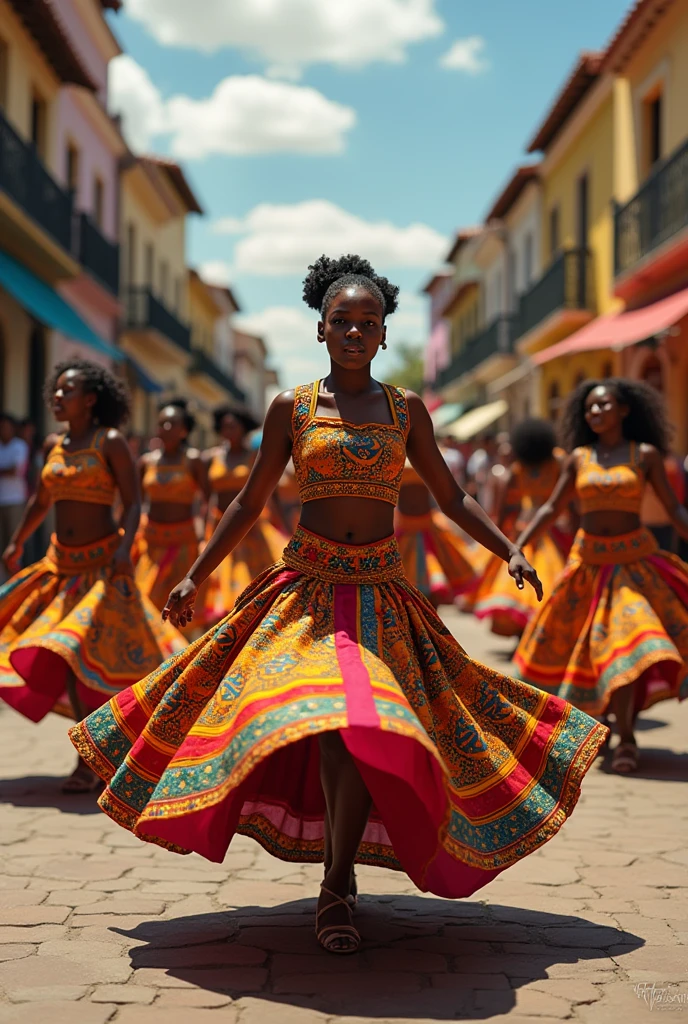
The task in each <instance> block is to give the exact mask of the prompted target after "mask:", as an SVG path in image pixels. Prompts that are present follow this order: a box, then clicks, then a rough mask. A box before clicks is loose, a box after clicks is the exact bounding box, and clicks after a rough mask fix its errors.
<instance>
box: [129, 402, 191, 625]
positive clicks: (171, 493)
mask: <svg viewBox="0 0 688 1024" xmlns="http://www.w3.org/2000/svg"><path fill="white" fill-rule="evenodd" d="M194 426H195V420H194V417H193V416H192V415H191V413H190V412H189V411H188V408H187V402H186V399H184V398H175V399H172V401H170V402H166V403H164V404H163V405H161V406H160V409H159V415H158V437H159V438H160V440H161V441H162V444H163V447H162V448H159V449H157V450H155V451H152V452H148V453H147V454H146V455H143V456H142V457H141V459H140V462H139V468H140V474H141V486H142V491H143V497H144V501H145V502H146V503H147V505H148V508H147V513H146V515H145V516H144V517H143V521H142V529H141V530H140V533H139V543H140V554H139V559H138V561H137V564H136V574H135V579H136V583H137V584H138V586H139V587H140V589H141V592H142V593H143V594H145V595H146V597H148V598H150V600H151V601H152V602H153V604H154V605H155V607H156V608H158V609H159V610H160V611H162V609H163V608H164V607H165V603H166V601H167V597H168V595H169V592H170V590H171V589H172V587H173V586H174V585H175V583H177V582H178V581H179V579H180V578H181V577H182V576H184V575H185V574H186V573H187V572H188V570H189V569H190V568H191V566H192V565H193V563H194V562H195V561H196V558H197V557H198V536H197V532H196V524H195V522H194V511H195V510H196V509H195V506H196V504H197V503H198V499H199V498H200V499H203V498H205V497H206V493H205V492H206V486H207V485H206V472H205V465H204V463H203V462H202V460H201V454H200V452H199V451H198V450H197V449H195V448H188V447H187V444H188V438H189V434H190V433H191V431H192V430H193V428H194Z"/></svg>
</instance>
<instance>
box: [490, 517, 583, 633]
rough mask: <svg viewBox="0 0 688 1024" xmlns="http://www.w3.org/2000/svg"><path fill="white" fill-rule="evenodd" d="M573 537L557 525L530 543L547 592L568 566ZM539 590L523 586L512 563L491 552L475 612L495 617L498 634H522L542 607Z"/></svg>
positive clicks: (528, 548)
mask: <svg viewBox="0 0 688 1024" xmlns="http://www.w3.org/2000/svg"><path fill="white" fill-rule="evenodd" d="M570 547H571V537H570V536H569V537H566V536H565V535H564V534H563V533H561V531H559V530H557V529H556V528H553V529H552V530H550V531H548V532H547V533H544V534H543V535H542V536H541V537H540V539H539V540H537V541H536V542H535V544H527V545H526V547H525V549H524V552H523V553H524V555H525V556H526V558H527V559H528V561H529V562H530V564H531V565H532V566H533V568H534V569H535V571H536V572H537V574H538V576H539V578H540V581H541V583H542V587H543V590H544V592H545V594H550V593H551V592H552V590H553V588H554V585H555V583H556V582H557V580H558V579H559V576H560V575H561V573H562V572H563V570H564V566H565V564H566V555H567V553H568V550H569V548H570ZM538 608H539V604H538V599H537V596H536V594H535V591H534V590H533V588H532V587H530V586H528V585H527V584H526V586H525V587H524V588H523V590H519V589H518V588H517V586H516V583H515V582H514V580H513V579H512V577H511V576H510V575H509V566H508V563H507V562H504V561H503V560H502V559H501V558H498V557H497V555H491V556H490V563H489V565H488V566H487V568H486V571H485V576H484V577H483V579H482V580H481V582H480V585H479V587H478V593H477V594H476V596H475V601H474V606H473V612H474V614H475V615H476V616H477V617H478V618H479V619H491V628H492V632H493V633H495V634H496V635H497V636H520V635H521V633H522V632H523V630H524V629H525V627H526V626H527V624H528V622H529V621H530V619H531V618H532V617H533V615H534V614H535V612H536V611H537V610H538Z"/></svg>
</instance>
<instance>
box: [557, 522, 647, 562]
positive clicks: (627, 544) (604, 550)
mask: <svg viewBox="0 0 688 1024" xmlns="http://www.w3.org/2000/svg"><path fill="white" fill-rule="evenodd" d="M657 550H658V546H657V541H656V540H655V538H654V537H653V536H652V534H651V533H650V531H649V530H647V529H645V527H640V528H639V529H638V530H633V531H632V532H631V533H622V534H620V535H618V536H616V537H602V536H600V535H599V534H594V533H586V532H585V531H584V530H579V531H578V533H577V534H576V536H575V538H574V541H573V547H572V548H571V555H570V558H571V561H578V562H585V563H587V564H588V565H620V564H624V563H627V562H638V561H639V560H640V559H641V558H648V557H649V556H650V555H654V554H655V552H656V551H657Z"/></svg>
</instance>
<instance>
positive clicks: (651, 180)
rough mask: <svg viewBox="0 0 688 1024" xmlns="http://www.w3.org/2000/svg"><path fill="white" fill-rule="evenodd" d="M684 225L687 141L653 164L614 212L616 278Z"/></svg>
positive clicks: (687, 222) (687, 223)
mask: <svg viewBox="0 0 688 1024" xmlns="http://www.w3.org/2000/svg"><path fill="white" fill-rule="evenodd" d="M687 227H688V140H687V141H686V142H684V143H683V144H682V145H681V146H680V147H679V148H678V149H677V150H676V151H675V152H674V153H672V154H671V156H669V157H667V159H666V160H663V161H662V162H661V163H659V164H658V165H656V166H655V168H654V169H653V170H652V172H651V173H650V176H649V177H648V178H647V180H646V181H645V182H644V183H643V185H642V186H641V188H640V189H639V190H638V191H637V192H636V194H635V195H634V196H633V198H632V199H631V200H630V201H629V202H628V203H626V205H625V206H617V207H616V209H615V211H614V273H615V274H616V276H617V277H618V276H619V274H623V273H624V272H625V271H627V270H630V269H631V267H633V266H634V265H635V264H636V263H637V262H638V261H639V260H641V259H642V258H643V257H644V256H647V254H648V253H650V252H652V250H653V249H656V248H657V247H658V246H660V245H662V243H664V242H666V241H667V240H668V239H670V238H671V237H672V235H675V234H677V233H678V232H679V231H681V230H683V228H687Z"/></svg>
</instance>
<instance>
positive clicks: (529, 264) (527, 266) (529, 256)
mask: <svg viewBox="0 0 688 1024" xmlns="http://www.w3.org/2000/svg"><path fill="white" fill-rule="evenodd" d="M532 279H533V236H532V235H531V234H530V233H529V234H527V235H526V237H525V241H524V243H523V285H524V287H525V288H527V287H528V285H529V284H530V282H531V281H532Z"/></svg>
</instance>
